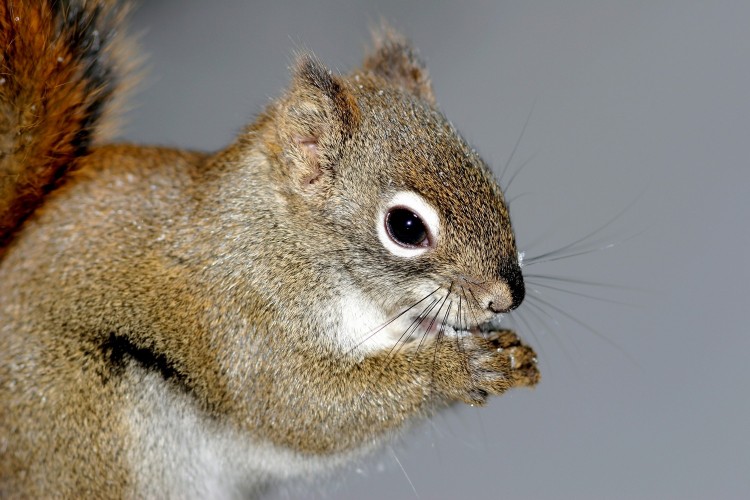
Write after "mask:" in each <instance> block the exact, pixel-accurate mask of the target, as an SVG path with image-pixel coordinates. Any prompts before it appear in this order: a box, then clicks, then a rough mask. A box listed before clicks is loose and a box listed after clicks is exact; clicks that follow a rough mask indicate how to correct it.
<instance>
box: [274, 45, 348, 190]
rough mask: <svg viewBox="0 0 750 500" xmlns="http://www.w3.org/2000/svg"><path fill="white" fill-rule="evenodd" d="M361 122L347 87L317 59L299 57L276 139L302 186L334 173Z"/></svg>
mask: <svg viewBox="0 0 750 500" xmlns="http://www.w3.org/2000/svg"><path fill="white" fill-rule="evenodd" d="M359 118H360V115H359V108H358V107H357V103H356V101H355V99H354V96H353V95H352V94H351V92H350V91H349V90H348V89H347V88H346V84H345V83H344V81H343V80H342V79H341V78H339V77H337V76H335V75H333V74H331V72H330V71H329V70H328V68H326V67H325V66H324V65H323V64H322V63H321V62H320V61H318V60H317V59H316V58H314V57H313V56H311V55H307V54H305V55H302V56H300V57H299V58H298V60H297V64H296V67H295V70H294V77H293V82H292V86H291V89H290V90H289V91H288V93H287V95H286V96H285V98H283V99H282V100H281V102H280V107H279V114H278V115H277V118H276V125H277V133H278V138H279V141H280V144H281V147H282V150H283V151H284V156H285V158H286V159H287V163H288V164H289V165H290V167H291V174H292V177H293V178H294V179H296V181H297V183H298V185H300V186H302V187H309V186H310V185H313V184H317V183H319V182H320V181H322V180H325V176H326V175H327V174H328V175H331V174H332V173H333V167H334V165H335V164H336V161H337V160H338V158H339V156H340V153H341V151H342V148H343V145H344V143H345V142H346V141H347V139H348V138H349V137H350V136H351V134H352V133H353V131H354V129H355V128H356V127H357V125H358V124H359Z"/></svg>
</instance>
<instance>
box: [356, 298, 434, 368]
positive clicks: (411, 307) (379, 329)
mask: <svg viewBox="0 0 750 500" xmlns="http://www.w3.org/2000/svg"><path fill="white" fill-rule="evenodd" d="M438 290H440V287H437V288H436V289H434V290H433V291H431V292H430V293H428V294H427V295H425V296H424V297H422V298H421V299H419V300H418V301H417V302H415V303H414V304H412V305H410V306H409V307H407V308H406V309H404V310H403V311H401V312H400V313H398V314H397V315H396V316H394V317H393V318H391V319H389V320H388V321H386V322H385V323H383V324H382V325H380V326H379V327H377V328H376V329H375V330H374V331H373V332H372V333H368V334H366V335H367V336H366V337H365V338H364V340H362V341H361V342H359V343H357V345H355V346H354V347H352V348H351V349H350V350H349V351H348V352H347V354H351V353H352V352H353V351H354V350H355V349H357V348H358V347H359V346H361V345H362V344H364V343H365V342H367V341H368V340H370V339H371V338H372V337H374V336H375V335H376V334H377V333H378V332H380V331H382V330H383V329H384V328H385V327H387V326H388V325H390V324H391V323H393V322H394V321H396V320H397V319H399V318H400V317H401V316H403V315H404V314H406V313H408V312H409V311H411V310H412V309H414V308H415V307H416V306H418V305H419V304H420V303H422V302H424V301H425V300H427V299H428V298H429V297H430V296H432V295H433V294H434V293H435V292H437V291H438Z"/></svg>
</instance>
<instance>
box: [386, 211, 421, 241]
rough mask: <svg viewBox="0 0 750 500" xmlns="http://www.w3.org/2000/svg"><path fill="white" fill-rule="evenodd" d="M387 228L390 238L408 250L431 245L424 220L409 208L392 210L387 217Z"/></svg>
mask: <svg viewBox="0 0 750 500" xmlns="http://www.w3.org/2000/svg"><path fill="white" fill-rule="evenodd" d="M385 226H386V229H387V230H388V236H390V237H391V239H392V240H393V241H394V242H396V243H398V244H399V245H402V246H405V247H408V248H413V247H420V246H427V245H429V241H428V239H427V228H426V227H425V225H424V223H423V222H422V219H420V218H419V216H418V215H417V214H415V213H414V212H412V211H411V210H409V209H408V208H403V207H394V208H392V209H391V210H390V211H389V212H388V214H387V215H386V217H385Z"/></svg>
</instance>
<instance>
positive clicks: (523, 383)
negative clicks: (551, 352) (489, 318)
mask: <svg viewBox="0 0 750 500" xmlns="http://www.w3.org/2000/svg"><path fill="white" fill-rule="evenodd" d="M455 344H456V347H457V349H458V351H459V352H460V353H461V354H462V355H463V356H464V359H465V362H466V363H465V367H464V370H462V373H461V374H458V373H454V374H453V377H451V379H452V380H451V382H453V383H452V384H451V385H453V389H454V390H453V391H449V392H452V393H453V394H454V395H455V397H456V399H458V400H461V401H464V402H465V403H468V404H473V405H482V404H484V403H485V402H486V400H487V397H488V396H490V395H499V394H502V393H504V392H505V391H507V390H508V389H510V388H512V387H531V386H534V385H536V384H537V383H538V382H539V380H540V378H541V376H540V374H539V369H538V367H537V359H536V354H535V353H534V350H533V349H532V348H531V347H529V346H527V345H524V344H523V343H522V342H521V340H520V339H519V338H518V336H517V335H516V334H515V333H514V332H512V331H510V330H497V331H491V332H486V333H483V334H482V335H475V336H472V337H468V338H462V339H457V342H456V343H455ZM461 375H463V376H461ZM457 376H458V377H457ZM456 378H461V380H460V381H459V380H456ZM458 387H462V389H463V390H459V391H458V392H456V391H455V389H457V388H458Z"/></svg>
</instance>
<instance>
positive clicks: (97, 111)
mask: <svg viewBox="0 0 750 500" xmlns="http://www.w3.org/2000/svg"><path fill="white" fill-rule="evenodd" d="M122 15H123V10H122V9H120V8H118V7H117V5H115V2H111V1H106V0H0V48H1V50H2V52H0V252H1V249H2V248H3V247H4V246H5V245H7V243H8V242H9V241H10V238H11V236H12V234H13V232H14V231H15V230H16V229H17V228H18V227H19V225H20V224H21V223H22V222H23V220H24V219H25V218H27V217H28V216H29V215H30V214H31V213H32V212H33V211H34V210H35V209H36V208H37V207H38V206H39V205H40V204H41V203H42V201H43V199H44V196H45V195H46V194H47V193H48V192H50V191H51V190H52V189H54V188H55V187H56V186H57V185H59V183H60V182H61V181H62V180H63V179H64V177H65V175H66V174H67V173H68V172H70V171H72V170H74V169H75V168H76V159H77V158H79V157H81V156H83V155H85V154H86V153H87V151H88V149H89V147H90V146H91V145H92V143H94V142H95V141H97V140H98V139H100V138H101V136H102V135H103V132H106V131H107V127H106V126H104V125H103V123H104V122H105V121H106V119H107V118H109V116H110V115H111V111H112V108H113V107H115V106H116V104H117V99H116V97H118V95H119V94H120V93H121V92H120V90H121V89H122V88H123V87H124V85H123V78H122V76H121V74H122V73H127V72H128V71H127V70H129V69H132V66H133V59H132V58H130V57H128V56H129V52H130V51H129V50H128V48H129V45H128V42H127V41H126V40H124V39H123V37H122V36H121V35H120V34H119V33H118V32H117V31H116V30H115V28H116V27H117V26H118V22H119V18H120V16H122ZM119 26H120V27H121V26H122V23H119ZM105 125H106V124H105Z"/></svg>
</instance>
